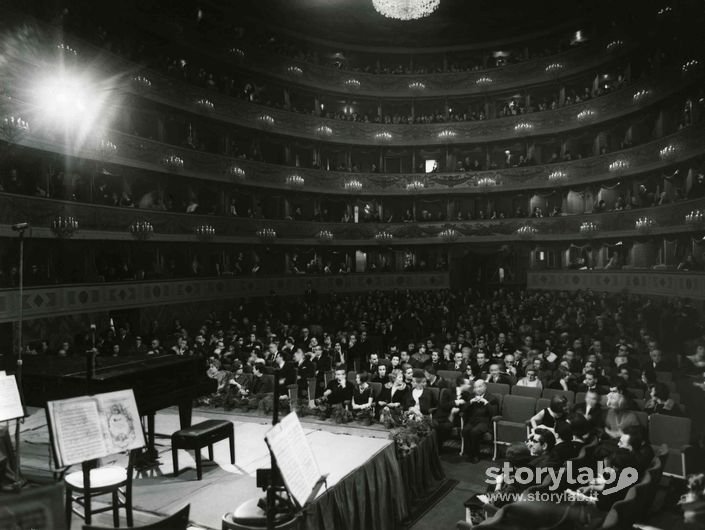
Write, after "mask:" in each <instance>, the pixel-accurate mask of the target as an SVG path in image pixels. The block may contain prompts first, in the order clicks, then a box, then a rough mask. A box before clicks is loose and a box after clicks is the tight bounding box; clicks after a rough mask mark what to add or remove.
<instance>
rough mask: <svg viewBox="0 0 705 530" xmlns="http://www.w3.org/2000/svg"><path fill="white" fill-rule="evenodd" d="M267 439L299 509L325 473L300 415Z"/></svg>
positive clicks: (292, 416) (292, 415) (274, 429)
mask: <svg viewBox="0 0 705 530" xmlns="http://www.w3.org/2000/svg"><path fill="white" fill-rule="evenodd" d="M265 438H266V440H267V442H268V444H269V448H270V449H271V451H272V453H274V456H275V458H276V459H277V465H278V466H279V470H280V471H281V475H282V478H283V479H284V483H285V484H286V486H287V488H288V489H289V492H290V493H291V495H292V496H293V497H294V499H295V500H296V502H297V503H298V504H299V506H304V505H305V504H306V501H307V500H308V498H309V497H310V495H311V492H312V491H313V488H314V487H315V486H316V484H317V482H318V481H319V479H320V478H321V472H320V469H319V468H318V462H316V458H315V457H314V455H313V451H311V446H310V445H309V444H308V440H307V439H306V435H305V434H304V430H303V428H302V427H301V423H300V422H299V418H298V416H297V415H296V413H295V412H292V413H290V414H288V415H287V416H286V417H285V418H284V419H283V420H282V421H281V422H280V423H278V424H277V425H275V426H274V427H272V429H271V430H270V431H269V432H268V433H267V434H266V435H265Z"/></svg>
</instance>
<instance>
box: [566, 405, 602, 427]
mask: <svg viewBox="0 0 705 530" xmlns="http://www.w3.org/2000/svg"><path fill="white" fill-rule="evenodd" d="M585 407H586V404H585V403H578V404H576V405H575V406H574V407H573V412H574V413H576V414H582V415H583V416H585V419H586V420H587V421H588V422H589V423H590V424H591V425H592V426H593V427H594V428H596V429H601V428H603V427H604V425H605V409H604V408H603V407H602V405H601V404H600V403H598V404H597V405H595V406H594V407H593V408H591V409H590V414H589V415H585Z"/></svg>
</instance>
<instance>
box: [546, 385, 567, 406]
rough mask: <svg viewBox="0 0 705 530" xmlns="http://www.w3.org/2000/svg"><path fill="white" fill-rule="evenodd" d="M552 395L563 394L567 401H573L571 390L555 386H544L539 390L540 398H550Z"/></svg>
mask: <svg viewBox="0 0 705 530" xmlns="http://www.w3.org/2000/svg"><path fill="white" fill-rule="evenodd" d="M553 396H565V397H566V398H567V399H568V403H571V404H572V403H573V401H575V393H574V392H573V391H572V390H556V389H555V388H544V389H543V392H541V397H542V398H548V399H551V398H552V397H553Z"/></svg>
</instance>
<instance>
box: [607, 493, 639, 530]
mask: <svg viewBox="0 0 705 530" xmlns="http://www.w3.org/2000/svg"><path fill="white" fill-rule="evenodd" d="M613 507H614V508H615V509H616V510H617V513H618V514H619V525H620V526H621V527H622V528H631V527H632V525H633V524H634V523H635V522H636V520H637V517H638V516H639V515H640V514H639V506H638V504H637V501H636V487H635V486H632V487H631V488H629V491H628V492H627V495H626V496H625V497H624V499H622V500H621V501H617V502H615V503H614V505H613Z"/></svg>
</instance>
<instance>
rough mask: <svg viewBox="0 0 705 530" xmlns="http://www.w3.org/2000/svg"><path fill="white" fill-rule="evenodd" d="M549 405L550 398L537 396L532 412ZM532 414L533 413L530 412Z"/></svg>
mask: <svg viewBox="0 0 705 530" xmlns="http://www.w3.org/2000/svg"><path fill="white" fill-rule="evenodd" d="M550 405H551V400H550V399H549V398H539V399H537V400H536V410H535V411H534V412H538V411H539V410H543V409H547V408H548V407H549V406H550ZM532 416H533V414H532Z"/></svg>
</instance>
